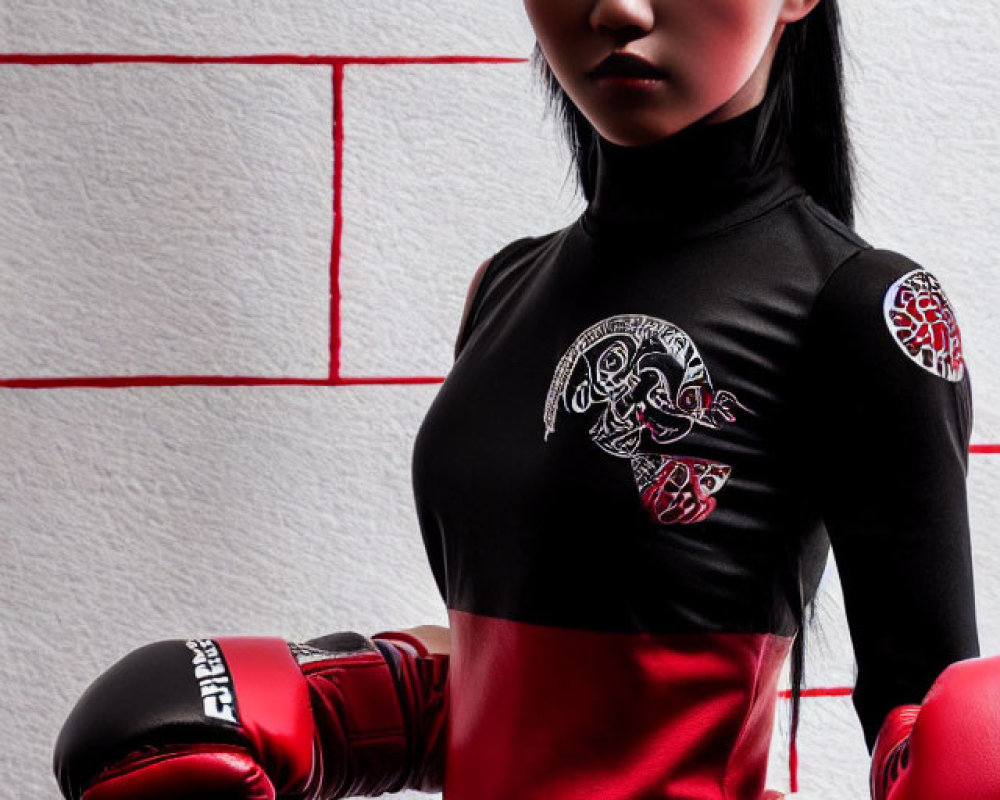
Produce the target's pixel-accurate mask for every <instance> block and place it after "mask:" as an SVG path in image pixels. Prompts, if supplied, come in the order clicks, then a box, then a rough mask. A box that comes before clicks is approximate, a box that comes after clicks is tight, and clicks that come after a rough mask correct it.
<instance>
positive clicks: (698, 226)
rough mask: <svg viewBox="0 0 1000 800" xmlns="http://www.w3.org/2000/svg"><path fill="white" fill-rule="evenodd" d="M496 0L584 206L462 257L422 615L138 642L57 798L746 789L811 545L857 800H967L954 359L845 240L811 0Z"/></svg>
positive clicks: (762, 768) (811, 586)
mask: <svg viewBox="0 0 1000 800" xmlns="http://www.w3.org/2000/svg"><path fill="white" fill-rule="evenodd" d="M525 8H526V11H527V13H528V16H529V18H530V20H531V23H532V25H533V27H534V29H535V32H536V35H537V40H538V47H537V48H536V54H535V55H536V60H537V62H538V63H539V65H540V67H541V69H542V74H543V76H544V77H545V78H546V80H547V82H548V86H549V89H550V91H551V94H552V97H553V99H554V100H555V102H556V103H557V104H558V105H559V108H560V109H561V110H562V113H563V119H564V122H565V124H566V128H567V132H568V135H569V141H570V144H571V146H572V148H573V152H574V156H575V158H576V166H577V171H578V175H579V178H580V183H581V186H582V187H583V189H584V193H585V196H586V198H587V201H588V204H587V209H586V211H585V212H584V213H583V214H582V215H581V217H580V218H579V219H578V220H576V221H574V222H573V223H572V224H571V225H569V226H567V227H565V228H563V229H561V230H558V231H554V232H552V233H549V234H546V235H543V236H534V237H525V238H522V239H518V240H516V241H514V242H511V243H510V244H508V245H507V246H505V247H504V248H502V249H501V250H500V251H499V252H497V253H496V254H494V255H493V256H492V257H491V258H490V259H487V261H486V262H484V263H483V264H482V265H481V267H480V269H479V270H478V271H477V273H476V276H475V279H474V281H473V284H472V286H471V287H470V292H469V299H468V302H467V305H466V312H465V315H464V319H463V323H462V326H461V331H460V333H459V338H458V341H457V342H456V362H455V365H454V368H453V370H452V371H451V373H450V375H449V376H448V379H447V380H446V381H445V383H444V385H443V386H442V387H441V390H440V392H439V394H438V396H437V397H436V399H435V402H434V404H433V406H432V407H431V409H430V411H429V412H428V414H427V417H426V419H425V420H424V423H423V425H422V427H421V430H420V433H419V436H418V438H417V442H416V446H415V451H414V459H413V467H414V488H415V492H416V497H417V507H418V513H419V516H420V523H421V529H422V532H423V536H424V541H425V545H426V548H427V552H428V556H429V559H430V562H431V566H432V569H433V571H434V575H435V578H436V580H437V582H438V586H439V588H440V591H441V594H442V597H443V598H444V600H445V602H446V603H447V606H448V610H449V620H450V627H449V629H447V630H445V629H435V628H432V627H426V628H419V629H412V630H410V631H402V632H398V631H397V632H385V633H382V634H378V635H375V636H373V637H370V638H366V637H364V636H360V635H358V634H354V633H340V634H334V635H331V636H328V637H324V638H322V639H317V640H313V641H311V642H308V643H306V644H294V645H291V646H288V645H287V644H286V643H284V642H282V641H280V640H273V639H243V640H241V639H205V640H192V641H190V642H186V643H185V642H161V643H157V644H155V645H150V646H149V647H147V648H143V649H142V650H139V651H136V653H133V654H132V655H130V656H128V657H127V658H126V659H125V660H123V661H122V662H119V664H118V665H116V666H115V667H114V668H112V670H110V671H109V672H108V673H106V674H105V675H104V676H102V677H101V678H100V679H99V680H98V681H97V682H95V684H94V685H93V686H92V687H91V688H90V689H89V690H88V692H87V694H86V695H85V696H84V697H83V698H82V699H81V701H80V703H79V704H78V706H77V708H76V709H74V712H73V714H72V715H71V717H70V719H69V720H68V721H67V723H66V726H65V727H64V729H63V732H62V734H61V737H60V741H59V743H58V746H57V753H56V770H57V773H58V774H59V776H60V783H61V785H62V787H63V790H64V792H65V793H66V795H67V797H79V796H81V793H83V791H84V790H85V788H86V787H87V786H91V787H92V788H91V789H90V790H89V792H88V793H87V794H86V795H85V796H86V797H87V800H108V798H116V799H118V798H125V797H138V796H142V797H172V796H174V795H183V796H185V797H194V796H201V795H204V796H212V797H216V798H218V797H223V796H224V797H234V798H250V797H253V798H257V797H273V796H275V795H277V796H279V797H285V796H289V797H290V796H296V797H298V796H309V797H312V796H314V794H312V793H316V794H315V796H322V797H341V796H352V795H374V794H379V793H380V792H382V791H395V790H399V789H402V788H406V787H411V788H419V789H424V790H435V789H439V788H441V787H442V785H443V788H444V792H445V797H446V800H472V799H475V800H500V799H501V798H504V799H505V800H507V799H509V798H517V799H518V800H521V799H524V800H534V799H535V798H546V799H550V798H551V799H553V800H578V799H579V800H582V799H583V798H607V799H609V800H614V799H620V800H640V799H643V800H645V799H646V798H677V799H679V798H698V800H723V799H724V798H733V799H735V798H740V800H742V799H743V798H752V799H753V800H758V799H759V798H761V797H764V796H772V797H773V796H774V795H775V794H776V793H767V794H765V789H764V778H765V773H766V766H767V753H768V747H769V744H770V739H771V733H772V729H773V718H774V710H775V703H774V700H775V689H776V686H777V683H778V676H779V671H780V669H781V667H782V664H783V663H784V660H785V658H786V657H787V656H788V654H789V652H791V653H792V673H793V718H792V723H793V724H792V736H793V737H794V734H795V728H796V723H797V711H798V700H799V686H800V683H801V676H802V653H803V645H802V642H803V640H802V633H803V631H804V624H803V623H804V609H805V607H806V606H807V605H808V604H809V603H810V602H811V601H812V600H813V599H814V597H815V593H816V588H817V585H818V582H819V579H820V576H821V574H822V571H823V568H824V566H825V563H826V559H827V555H828V552H829V549H830V545H831V543H832V549H833V553H834V556H835V558H836V559H837V564H838V567H839V571H840V575H841V580H842V584H843V589H844V595H845V601H846V609H847V614H848V617H849V623H850V628H851V635H852V640H853V643H854V647H855V653H856V657H857V662H858V680H857V685H856V686H855V690H854V694H853V700H854V705H855V707H856V709H857V713H858V716H859V719H860V721H861V724H862V727H863V729H864V733H865V739H866V744H867V746H868V748H869V750H870V751H871V752H873V760H872V773H871V778H872V780H871V786H872V796H873V798H875V799H876V800H883V798H890V797H891V798H893V800H896V799H897V798H903V797H905V798H907V799H908V800H915V799H917V798H936V800H947V799H948V798H951V797H955V798H958V797H962V798H964V800H969V798H973V799H975V798H985V797H993V796H995V795H996V791H997V790H996V787H997V786H998V785H1000V782H997V781H996V777H997V776H996V775H995V774H992V775H991V774H990V771H991V770H992V772H993V773H995V772H996V769H997V768H996V767H995V766H992V765H991V764H989V761H986V762H984V763H982V764H980V763H978V762H976V760H975V758H974V757H973V756H972V755H971V754H973V753H975V752H976V749H977V739H976V737H977V736H978V737H980V738H981V737H982V736H983V734H984V731H985V730H991V729H992V730H996V728H997V727H998V723H997V720H996V713H995V712H993V711H992V709H990V708H988V707H987V708H985V709H984V708H983V707H982V706H981V705H980V706H977V705H976V703H975V702H974V700H975V698H976V697H977V696H981V695H977V693H981V692H983V691H992V692H994V693H996V692H997V688H996V684H997V681H996V680H995V679H992V680H991V679H989V678H988V677H986V676H988V670H989V669H991V668H992V669H995V667H996V663H995V660H984V659H978V658H976V657H977V656H978V655H979V646H978V640H977V633H976V624H975V613H974V604H973V584H972V566H971V558H970V552H969V532H968V520H967V509H966V496H965V475H966V468H967V451H968V442H969V433H970V426H971V413H972V412H971V400H970V386H969V375H968V370H967V369H966V368H965V365H964V362H963V359H962V353H961V340H960V334H959V330H958V326H957V322H956V320H955V317H954V312H953V310H952V308H951V306H950V304H949V303H948V300H947V297H946V295H945V294H944V292H943V290H942V288H941V286H940V284H939V283H938V282H937V280H936V279H935V278H934V276H933V275H932V274H931V273H929V272H927V271H926V270H924V269H923V268H922V267H921V266H920V265H918V264H915V263H914V262H912V261H910V260H909V259H907V258H906V257H905V256H902V255H900V254H898V253H893V252H890V251H886V250H877V249H873V248H872V247H871V246H870V245H868V244H867V243H866V242H864V241H863V240H862V239H861V238H860V237H858V235H857V234H856V233H855V232H854V231H853V230H852V229H851V227H850V226H851V218H852V184H851V170H850V159H849V156H848V147H847V136H846V132H845V129H844V120H843V103H842V96H841V68H840V50H839V38H838V37H839V33H838V18H837V7H836V3H835V2H834V0H822V2H820V0H767V2H761V0H699V2H690V0H525ZM955 662H962V663H961V664H955V666H954V667H951V668H948V669H947V670H946V667H949V665H951V664H953V663H955ZM932 685H933V686H934V690H933V691H931V692H930V693H929V692H928V690H929V689H931V687H932ZM922 703H924V705H921V704H922ZM995 707H997V706H994V708H995ZM108 709H121V710H120V711H116V712H115V713H109V711H108ZM973 715H975V723H974V724H972V721H971V719H970V718H971V717H972V716H973ZM989 726H992V728H990V727H989ZM963 737H964V738H963ZM979 749H982V748H979ZM956 756H961V757H963V758H966V759H967V760H966V762H965V765H966V767H967V769H966V770H964V771H960V772H962V773H963V774H965V775H967V776H971V777H972V779H973V780H972V784H971V785H964V784H963V783H962V780H963V779H962V778H961V777H957V776H956V775H955V774H954V773H955V770H954V766H955V758H956ZM991 780H993V781H994V782H993V783H991V782H990V781H991ZM977 792H978V793H977Z"/></svg>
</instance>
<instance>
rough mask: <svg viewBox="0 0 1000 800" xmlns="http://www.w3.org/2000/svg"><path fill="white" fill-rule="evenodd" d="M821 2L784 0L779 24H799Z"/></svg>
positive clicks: (818, 0)
mask: <svg viewBox="0 0 1000 800" xmlns="http://www.w3.org/2000/svg"><path fill="white" fill-rule="evenodd" d="M819 3H820V0H784V2H783V3H782V8H781V14H780V15H779V16H778V22H784V23H786V24H787V23H791V22H798V21H799V20H800V19H802V18H803V17H805V16H806V15H807V14H808V13H809V12H810V11H812V10H813V9H814V8H816V6H818V5H819Z"/></svg>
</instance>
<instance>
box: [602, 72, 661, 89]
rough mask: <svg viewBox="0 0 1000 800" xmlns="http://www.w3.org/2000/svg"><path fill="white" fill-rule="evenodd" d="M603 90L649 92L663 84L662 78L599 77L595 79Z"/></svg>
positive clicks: (635, 76)
mask: <svg viewBox="0 0 1000 800" xmlns="http://www.w3.org/2000/svg"><path fill="white" fill-rule="evenodd" d="M593 80H594V82H595V83H596V84H597V85H598V86H599V87H600V88H602V89H610V90H617V91H620V90H626V91H632V92H649V91H652V90H654V89H656V88H657V87H658V86H659V85H660V84H661V83H662V82H663V78H662V77H651V76H648V75H645V76H641V77H640V76H637V75H599V76H597V77H596V78H594V79H593Z"/></svg>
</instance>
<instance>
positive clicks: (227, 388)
mask: <svg viewBox="0 0 1000 800" xmlns="http://www.w3.org/2000/svg"><path fill="white" fill-rule="evenodd" d="M844 2H845V7H844V15H845V21H846V29H847V40H848V43H849V47H850V50H851V53H852V58H851V60H850V62H849V73H850V79H851V83H850V90H851V97H850V106H849V110H850V116H851V125H852V131H853V132H854V136H855V140H856V142H857V145H858V159H859V163H860V167H861V174H860V176H859V177H860V190H861V195H860V209H859V211H860V214H859V225H858V227H859V230H860V232H861V233H862V235H864V236H865V237H866V238H868V239H869V240H871V241H872V242H873V243H875V244H877V245H880V246H884V247H892V248H894V249H898V250H900V251H902V252H904V253H906V254H908V255H910V256H911V257H913V258H914V259H916V260H918V261H920V262H921V263H923V264H924V265H925V266H926V267H927V268H928V269H930V270H931V271H933V272H935V273H936V274H937V275H938V276H939V277H940V278H941V279H942V280H943V282H944V283H945V286H946V288H947V291H948V294H949V296H950V297H951V299H952V301H953V302H954V304H955V306H956V307H957V311H958V314H959V319H960V321H961V324H962V331H963V335H964V339H965V345H966V352H967V358H968V362H969V364H970V370H971V372H972V377H973V385H974V389H975V393H976V397H975V400H976V419H975V431H974V437H973V438H974V441H975V442H977V443H998V442H1000V402H998V401H997V400H996V398H997V396H998V394H1000V368H998V366H997V361H996V358H995V356H994V353H993V352H992V346H993V345H994V344H995V343H996V342H997V341H998V336H1000V321H998V317H1000V315H997V314H996V313H995V312H994V309H993V304H994V302H995V300H994V298H995V297H996V296H997V294H998V290H1000V271H998V270H997V268H996V267H995V266H994V261H995V253H996V252H997V249H998V244H1000V233H998V232H997V230H998V229H997V228H996V226H995V225H993V224H992V223H993V219H994V217H995V216H996V214H997V212H998V211H1000V208H998V200H997V197H996V195H995V193H994V191H993V187H994V183H995V180H996V176H997V175H998V174H1000V155H997V154H998V153H1000V148H998V144H1000V141H998V137H1000V134H998V125H997V120H998V118H1000V117H998V106H1000V92H998V89H1000V85H998V84H1000V75H998V73H997V72H996V70H995V69H993V64H994V62H995V60H996V57H997V50H996V44H995V42H996V41H1000V11H998V10H997V8H996V7H995V5H994V4H991V3H989V2H988V0H978V2H975V3H974V4H973V6H972V7H969V6H963V7H962V8H961V9H953V8H951V7H942V6H941V5H940V4H939V3H936V2H933V0H913V2H911V3H908V4H906V6H905V8H904V7H896V8H894V9H893V13H891V14H888V13H886V12H885V10H884V9H882V8H880V7H878V6H877V5H873V4H870V3H865V2H864V0H844ZM0 20H2V22H3V24H2V25H0V52H4V53H105V54H146V55H149V54H176V55H191V56H236V55H255V54H257V55H259V54H268V53H271V54H289V55H300V56H304V55H311V54H320V55H334V56H351V55H406V56H422V57H428V56H435V55H449V54H450V55H472V56H475V55H479V56H509V57H516V58H527V56H528V55H529V53H530V50H531V45H532V43H533V37H532V33H531V30H530V27H529V25H528V23H527V19H526V17H525V15H524V12H523V9H522V7H521V5H520V4H518V3H481V2H473V0H450V2H435V3H433V4H431V3H413V2H402V0H383V1H382V2H379V3H371V2H370V1H369V0H338V2H335V3H330V2H319V1H318V0H299V2H290V1H289V0H284V1H283V2H270V3H267V4H261V3H253V2H250V0H212V1H211V2H210V1H209V0H181V1H179V2H173V3H169V4H167V3H159V4H147V3H135V2H128V1H127V0H116V1H115V2H111V1H110V0H105V1H104V2H97V0H90V1H89V2H88V1H87V0H62V2H55V0H19V1H18V2H15V1H14V0H0ZM332 88H333V87H332V81H331V68H330V67H329V66H326V65H322V64H277V65H275V64H271V65H263V64H235V63H224V64H204V63H186V64H163V63H158V64H147V63H140V64H137V63H110V64H99V65H80V64H72V65H52V64H49V65H44V66H27V65H17V64H2V63H0V98H2V102H0V184H2V186H3V188H4V191H3V195H2V199H0V332H2V335H0V380H4V379H6V380H10V379H14V378H23V379H37V378H80V377H101V376H104V377H107V376H121V377H123V378H124V379H125V380H124V384H125V385H121V386H114V387H106V388H92V387H72V386H70V387H67V386H52V385H47V386H46V388H33V389H29V388H14V387H12V386H9V385H8V386H6V387H4V386H0V414H2V415H3V420H4V424H3V426H2V427H0V452H2V454H3V458H2V459H0V529H2V531H3V537H4V538H3V541H4V544H5V548H4V553H5V558H4V559H3V561H2V566H0V652H2V654H3V655H2V656H0V686H3V689H2V690H0V691H2V692H3V703H2V704H0V730H3V731H4V732H5V734H4V740H3V741H4V747H2V748H0V759H2V761H0V763H2V765H3V767H4V772H5V775H6V779H5V780H4V782H3V786H2V788H0V796H2V797H4V798H7V797H9V798H11V799H12V800H13V798H24V797H32V798H38V799H39V800H46V799H47V800H56V798H57V797H58V793H57V791H56V789H55V786H54V783H53V781H52V778H51V773H50V763H49V762H50V754H51V747H52V742H53V739H54V737H55V734H56V732H57V730H58V727H59V725H60V724H61V722H62V720H63V719H64V717H65V714H66V713H67V712H68V710H69V708H70V706H71V705H72V703H73V702H74V701H75V699H76V698H77V697H78V696H79V694H80V692H81V691H82V690H83V688H84V687H85V686H86V685H87V684H88V683H89V682H90V680H91V679H92V678H93V677H94V676H95V675H96V674H97V673H99V672H100V671H101V670H102V669H104V668H105V667H107V666H108V665H109V664H110V663H111V662H113V661H114V660H116V659H117V658H119V657H120V656H122V655H124V654H125V653H126V652H128V651H129V650H131V649H132V648H134V647H137V646H139V645H141V644H143V643H145V642H148V641H151V640H154V639H158V638H165V637H179V636H186V635H189V634H194V633H196V634H202V633H213V634H233V633H260V634H269V635H281V636H287V637H289V638H302V637H309V636H314V635H319V634H322V633H325V632H329V631H331V630H337V629H345V628H354V629H357V630H362V631H373V630H376V629H380V628H385V627H387V626H406V625H416V624H420V623H439V624H443V623H444V622H445V621H446V617H445V613H444V609H443V607H442V606H441V604H440V600H439V599H438V597H437V594H436V590H435V588H434V585H433V581H432V579H431V576H430V573H429V570H428V569H427V566H426V561H425V557H424V554H423V550H422V545H421V543H420V537H419V532H418V530H417V526H416V520H415V516H414V513H413V505H412V497H411V490H410V474H409V462H410V447H411V443H412V438H413V436H414V434H415V432H416V429H417V426H418V425H419V422H420V420H421V418H422V415H423V413H424V411H425V409H426V407H427V405H428V404H429V403H430V401H431V399H432V398H433V396H434V393H435V391H436V388H437V387H436V385H434V384H425V385H378V384H375V385H366V386H332V385H326V386H324V385H202V384H204V381H203V380H202V379H200V378H194V379H192V378H191V377H190V376H202V377H203V378H206V379H212V378H218V377H220V376H243V377H248V378H264V379H298V380H303V381H306V382H308V381H314V382H316V383H320V382H321V381H322V380H323V379H324V378H325V377H326V376H327V372H328V368H329V353H330V339H331V300H330V289H331V286H330V277H331V267H330V260H331V239H332V237H333V233H334V204H333V191H332V189H333V186H334V183H335V181H336V180H337V179H338V178H339V180H340V184H341V194H340V199H341V209H342V216H341V218H340V233H339V245H340V253H339V255H340V258H339V262H338V264H337V270H336V274H337V276H338V284H339V289H340V292H341V293H342V300H341V302H340V303H339V312H340V313H339V316H337V315H334V318H333V323H334V324H333V330H334V331H338V330H339V333H340V337H341V344H340V348H339V352H340V359H341V374H342V375H345V376H353V377H370V378H380V377H385V376H395V377H404V376H416V375H429V376H434V375H443V374H444V373H445V372H447V370H448V368H449V366H450V353H451V346H452V342H453V339H454V335H455V330H456V327H457V324H458V319H459V315H460V312H461V304H462V299H463V297H464V293H465V287H466V285H467V283H468V279H469V277H470V276H471V273H472V271H473V270H474V268H475V267H476V266H477V265H478V264H479V262H480V261H481V260H482V259H483V258H485V257H486V256H487V255H488V254H490V253H491V252H493V251H495V250H496V249H498V248H499V247H500V246H501V245H503V244H504V243H506V242H508V241H510V240H511V239H513V238H516V237H519V236H523V235H528V234H537V233H541V232H545V231H548V230H552V229H554V228H556V227H559V226H561V225H563V224H566V223H567V222H569V221H570V220H571V219H573V218H574V217H575V216H576V215H577V214H578V213H579V212H580V210H581V208H582V206H581V205H580V202H579V198H574V197H573V196H572V191H571V188H570V184H569V183H567V184H566V185H565V186H564V185H563V177H564V174H565V171H566V167H567V161H566V156H565V154H564V152H563V150H562V149H561V143H560V142H559V140H558V133H557V131H556V130H555V128H554V123H553V121H552V119H551V118H550V117H546V118H544V119H543V109H542V94H541V91H540V87H538V86H537V85H534V84H533V82H532V76H531V75H530V72H529V68H528V65H527V63H496V64H488V63H464V64H430V63H418V64H347V65H346V66H345V67H344V80H343V103H342V106H341V108H340V112H341V114H342V121H343V134H344V139H343V150H342V154H343V171H342V173H341V175H339V176H336V175H335V174H334V160H333V154H334V145H333V140H332V136H331V126H332V121H333V115H334V111H335V109H334V102H333V95H332ZM337 308H338V306H336V305H335V306H334V310H336V309H337ZM150 375H154V376H155V375H160V376H181V377H180V378H178V379H176V380H175V381H173V382H175V383H179V384H180V385H168V386H156V385H153V386H146V385H135V384H136V383H142V382H143V381H142V380H138V379H137V376H150ZM184 376H189V377H187V378H185V377H184ZM168 382H170V381H168ZM971 460H972V471H971V477H970V490H971V495H972V523H973V537H974V539H973V547H974V553H975V558H976V591H977V602H978V611H979V622H980V631H981V637H982V643H983V651H984V654H995V653H1000V614H998V612H997V608H998V605H997V601H998V600H1000V582H998V581H996V580H995V575H997V574H998V568H1000V563H998V562H1000V546H998V543H997V539H996V536H995V534H994V529H995V527H996V525H995V522H996V520H997V519H1000V501H998V500H997V499H996V497H997V495H998V492H997V487H998V485H1000V456H997V455H973V456H972V457H971ZM234 564H238V565H239V568H238V569H236V568H234V566H233V565H234ZM830 566H831V569H830V571H829V573H828V574H827V576H826V577H825V578H824V582H823V594H822V599H821V603H820V617H821V623H820V625H821V633H820V634H818V635H817V634H815V633H813V632H812V631H810V633H813V636H812V638H811V639H810V650H809V653H808V666H807V682H808V684H809V685H810V686H813V687H830V686H850V685H851V683H852V681H853V661H852V654H851V649H850V641H849V638H848V636H847V628H846V623H845V621H844V618H843V608H842V605H841V601H840V595H839V583H838V581H837V577H836V572H835V569H834V567H833V561H832V559H831V562H830ZM786 709H787V706H786V703H785V702H784V701H782V702H781V703H780V704H779V709H778V711H779V713H778V719H779V723H778V725H777V726H776V731H775V745H774V747H773V749H772V758H771V774H770V778H769V785H770V786H772V787H774V788H779V789H787V786H788V770H787V752H786V749H785V746H784V740H785V737H786V735H787V731H786V726H785V724H784V718H785V712H786ZM802 713H803V717H802V728H801V730H800V736H799V763H800V770H799V782H800V788H801V790H802V791H801V792H800V794H799V797H802V798H808V800H828V799H829V800H842V799H843V798H845V797H858V798H860V797H865V796H867V794H866V793H867V790H866V787H865V780H866V774H867V766H868V761H867V753H866V751H865V749H864V745H863V741H862V738H861V732H860V726H859V725H858V723H857V720H856V718H855V716H854V711H853V708H852V706H851V704H850V698H849V697H824V698H807V699H805V700H804V701H803V712H802ZM414 796H425V795H414Z"/></svg>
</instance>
